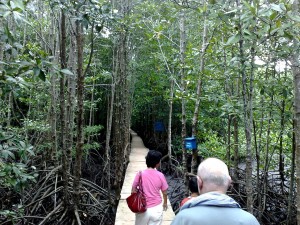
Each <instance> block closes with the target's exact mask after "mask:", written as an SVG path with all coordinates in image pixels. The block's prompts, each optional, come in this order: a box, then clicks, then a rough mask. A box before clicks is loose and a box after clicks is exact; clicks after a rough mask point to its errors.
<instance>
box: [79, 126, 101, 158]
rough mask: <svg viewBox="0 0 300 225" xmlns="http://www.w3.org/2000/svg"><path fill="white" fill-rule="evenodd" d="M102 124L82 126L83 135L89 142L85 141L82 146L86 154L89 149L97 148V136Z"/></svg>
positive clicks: (98, 145) (99, 146)
mask: <svg viewBox="0 0 300 225" xmlns="http://www.w3.org/2000/svg"><path fill="white" fill-rule="evenodd" d="M103 128H104V127H103V126H102V125H95V126H86V127H85V128H84V135H85V137H86V139H88V140H89V142H87V143H85V144H84V146H83V149H84V151H85V152H86V153H87V154H88V153H89V151H90V150H98V149H100V148H101V145H100V144H99V142H98V139H97V137H98V136H99V135H100V131H102V130H103Z"/></svg>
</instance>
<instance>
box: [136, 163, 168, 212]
mask: <svg viewBox="0 0 300 225" xmlns="http://www.w3.org/2000/svg"><path fill="white" fill-rule="evenodd" d="M138 181H139V173H137V175H136V176H135V178H134V181H133V184H132V187H133V188H136V187H137V185H138ZM142 184H143V191H144V193H145V196H146V202H147V207H148V208H150V207H154V206H157V205H159V204H160V203H161V202H162V199H161V194H160V191H166V190H167V189H168V183H167V181H166V178H165V176H164V175H163V174H162V173H161V172H159V171H158V170H156V169H146V170H143V171H142Z"/></svg>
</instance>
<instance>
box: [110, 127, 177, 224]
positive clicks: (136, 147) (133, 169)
mask: <svg viewBox="0 0 300 225" xmlns="http://www.w3.org/2000/svg"><path fill="white" fill-rule="evenodd" d="M131 135H132V141H131V153H130V156H129V164H128V167H127V170H126V174H125V178H124V183H123V187H122V191H121V199H120V201H119V205H118V209H117V214H116V220H115V225H133V224H134V220H135V214H134V213H133V212H131V211H130V209H129V208H128V206H127V203H126V198H127V197H128V196H129V195H130V193H131V185H132V182H133V179H134V177H135V175H136V173H137V172H138V171H140V170H144V169H146V168H147V166H146V162H145V156H146V155H147V152H148V149H147V148H146V147H145V146H144V143H143V140H142V139H141V138H140V137H139V136H138V135H137V134H136V133H134V132H132V133H131ZM174 216H175V214H174V212H173V210H172V206H171V204H170V201H169V199H168V210H167V211H166V212H164V215H163V223H162V224H163V225H168V224H171V221H172V220H173V218H174Z"/></svg>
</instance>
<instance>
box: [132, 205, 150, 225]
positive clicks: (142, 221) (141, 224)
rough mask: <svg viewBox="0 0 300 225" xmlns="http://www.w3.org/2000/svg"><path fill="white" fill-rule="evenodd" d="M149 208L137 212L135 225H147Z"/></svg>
mask: <svg viewBox="0 0 300 225" xmlns="http://www.w3.org/2000/svg"><path fill="white" fill-rule="evenodd" d="M148 210H149V209H147V211H146V212H144V213H136V214H135V225H147V224H148V221H149V212H148Z"/></svg>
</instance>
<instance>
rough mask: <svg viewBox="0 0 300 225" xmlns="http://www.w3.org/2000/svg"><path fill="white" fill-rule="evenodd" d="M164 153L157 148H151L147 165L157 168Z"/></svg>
mask: <svg viewBox="0 0 300 225" xmlns="http://www.w3.org/2000/svg"><path fill="white" fill-rule="evenodd" d="M161 157H162V154H161V153H160V152H158V151H156V150H150V151H149V152H148V154H147V156H146V165H147V167H151V168H155V166H156V164H157V163H159V162H160V160H161Z"/></svg>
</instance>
